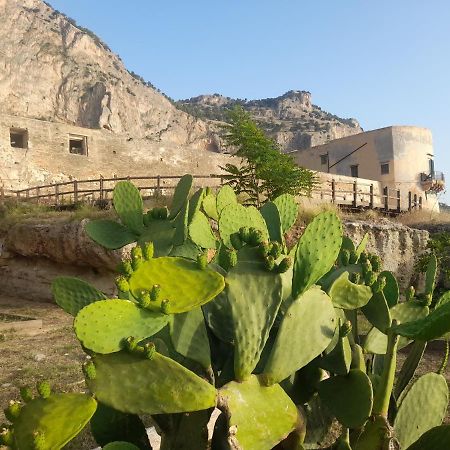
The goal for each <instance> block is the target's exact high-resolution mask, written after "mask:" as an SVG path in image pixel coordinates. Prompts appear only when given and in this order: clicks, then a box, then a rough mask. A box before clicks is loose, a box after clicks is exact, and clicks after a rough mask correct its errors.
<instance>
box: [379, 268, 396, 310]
mask: <svg viewBox="0 0 450 450" xmlns="http://www.w3.org/2000/svg"><path fill="white" fill-rule="evenodd" d="M380 277H384V278H385V280H386V286H385V287H384V289H383V294H384V297H385V299H386V302H387V304H388V306H389V308H392V307H394V306H395V305H396V304H397V303H398V299H399V297H400V292H399V288H398V283H397V279H396V278H395V276H394V275H393V274H392V272H389V271H387V270H385V271H383V272H381V273H380Z"/></svg>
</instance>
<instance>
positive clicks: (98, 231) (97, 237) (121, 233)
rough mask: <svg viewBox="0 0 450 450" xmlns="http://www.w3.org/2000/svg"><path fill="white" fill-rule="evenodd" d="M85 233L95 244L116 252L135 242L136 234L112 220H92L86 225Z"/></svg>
mask: <svg viewBox="0 0 450 450" xmlns="http://www.w3.org/2000/svg"><path fill="white" fill-rule="evenodd" d="M85 230H86V233H87V234H88V236H89V237H90V238H91V239H92V240H93V241H95V242H97V244H100V245H101V246H103V247H105V248H107V249H109V250H116V249H118V248H122V247H123V246H125V245H128V244H131V243H132V242H134V241H135V240H136V237H137V235H136V233H134V232H133V231H131V230H130V229H128V228H127V227H126V226H124V225H121V224H120V223H117V222H114V221H112V220H107V219H100V220H92V221H90V222H88V223H87V224H86V228H85Z"/></svg>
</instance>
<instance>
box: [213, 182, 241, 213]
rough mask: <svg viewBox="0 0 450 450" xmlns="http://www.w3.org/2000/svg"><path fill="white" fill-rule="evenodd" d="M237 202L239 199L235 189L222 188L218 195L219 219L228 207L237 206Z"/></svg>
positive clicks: (229, 187) (226, 186)
mask: <svg viewBox="0 0 450 450" xmlns="http://www.w3.org/2000/svg"><path fill="white" fill-rule="evenodd" d="M237 202H238V201H237V197H236V194H235V192H234V190H233V188H232V187H231V186H228V185H225V186H222V187H221V188H220V189H219V192H218V193H217V213H218V215H219V217H220V215H221V214H222V211H223V209H224V208H225V207H226V206H228V205H236V204H237Z"/></svg>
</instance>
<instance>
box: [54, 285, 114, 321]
mask: <svg viewBox="0 0 450 450" xmlns="http://www.w3.org/2000/svg"><path fill="white" fill-rule="evenodd" d="M52 294H53V297H54V298H55V301H56V303H57V304H58V305H59V306H60V307H61V308H62V309H63V310H64V311H65V312H67V313H69V314H71V315H72V316H76V315H77V314H78V311H80V310H81V309H82V308H84V307H85V306H87V305H89V304H90V303H92V302H96V301H98V300H104V299H106V296H105V294H103V292H100V291H99V290H97V289H95V288H94V287H93V286H91V285H90V284H89V283H86V282H85V281H83V280H80V279H78V278H73V277H58V278H56V279H55V280H54V281H53V283H52Z"/></svg>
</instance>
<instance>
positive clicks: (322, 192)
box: [0, 175, 422, 213]
mask: <svg viewBox="0 0 450 450" xmlns="http://www.w3.org/2000/svg"><path fill="white" fill-rule="evenodd" d="M180 178H181V176H180V175H168V176H162V175H157V176H133V177H132V176H130V177H114V178H103V177H100V178H96V179H90V180H73V181H65V182H62V183H55V184H46V185H42V186H34V187H30V188H27V189H20V190H15V191H9V192H7V191H4V190H3V189H2V188H0V198H5V197H13V198H16V199H19V200H24V201H36V202H38V203H45V204H47V205H54V206H58V205H62V204H73V203H77V202H95V201H98V200H105V201H107V200H109V199H110V198H111V193H112V191H113V190H114V186H115V184H116V183H117V182H118V181H123V180H128V181H132V182H133V183H134V184H135V185H136V186H137V188H138V189H139V190H140V191H141V194H142V196H143V197H144V198H146V197H155V196H159V195H170V193H171V192H170V191H171V190H173V189H175V186H176V184H177V183H178V180H179V179H180ZM223 182H224V179H223V177H222V176H221V175H194V186H195V187H218V186H221V185H222V184H223ZM377 190H378V186H377V189H375V186H374V184H369V183H367V182H358V181H357V180H355V181H341V180H338V181H335V180H331V181H324V182H322V183H321V184H320V185H318V186H316V187H315V188H314V189H313V191H312V196H313V197H314V198H316V199H320V200H322V201H327V202H330V203H335V204H337V205H340V206H343V207H348V208H352V209H361V208H368V209H379V210H383V211H386V212H390V213H400V212H402V211H406V210H409V211H410V210H412V209H421V208H422V197H421V196H418V195H417V194H412V193H411V192H401V191H400V190H395V189H392V188H389V187H387V186H385V187H384V188H383V192H382V193H381V192H377Z"/></svg>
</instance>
